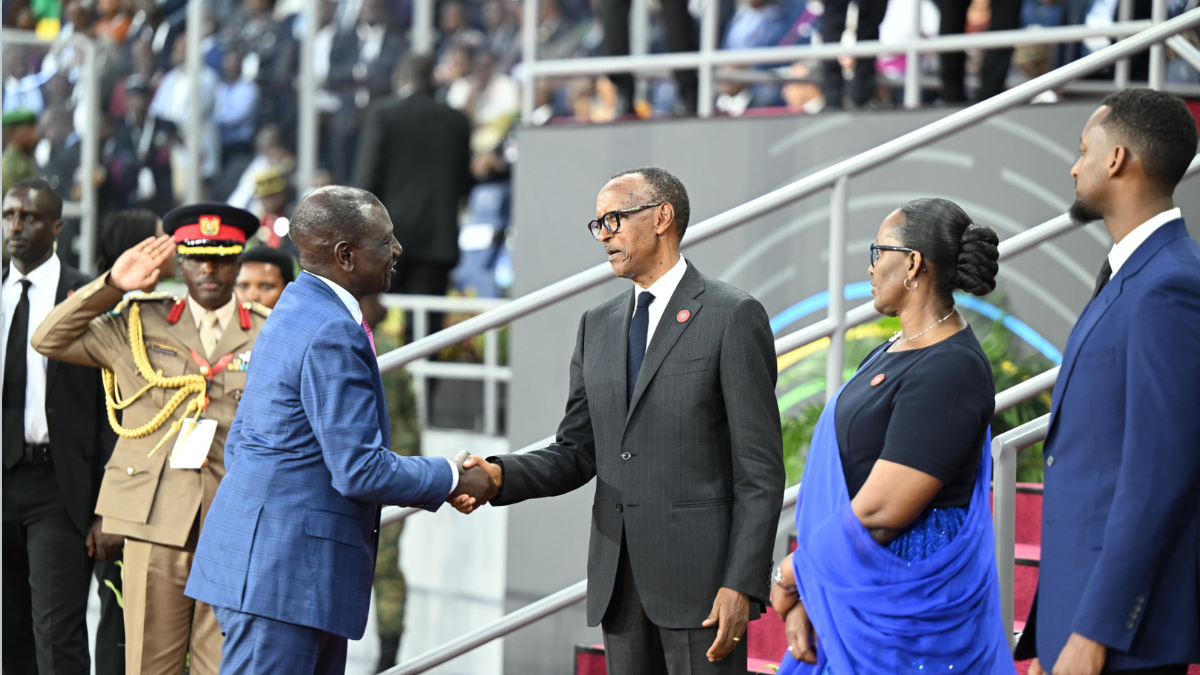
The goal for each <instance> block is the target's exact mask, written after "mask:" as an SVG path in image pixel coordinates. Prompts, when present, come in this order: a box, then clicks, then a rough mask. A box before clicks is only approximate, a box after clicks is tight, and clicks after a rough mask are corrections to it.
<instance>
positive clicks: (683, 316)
mask: <svg viewBox="0 0 1200 675" xmlns="http://www.w3.org/2000/svg"><path fill="white" fill-rule="evenodd" d="M690 318H692V313H691V312H689V311H687V310H686V309H681V310H679V313H678V314H676V315H675V320H676V321H678V322H679V323H683V322H684V321H687V320H688V319H690Z"/></svg>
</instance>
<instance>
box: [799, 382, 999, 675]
mask: <svg viewBox="0 0 1200 675" xmlns="http://www.w3.org/2000/svg"><path fill="white" fill-rule="evenodd" d="M859 372H860V373H861V372H863V370H862V369H860V370H859ZM844 388H845V387H844V386H843V389H844ZM840 395H841V391H840V390H839V391H838V396H840ZM837 398H838V397H837V396H835V397H834V399H833V400H832V401H830V402H829V404H828V405H826V406H825V410H824V412H822V413H821V417H820V420H819V421H818V422H817V427H816V429H815V431H814V432H813V439H812V443H811V444H810V446H809V451H808V460H807V462H806V464H805V467H804V476H803V479H802V481H801V485H802V486H803V487H802V488H801V490H800V496H799V500H798V501H797V502H796V531H797V533H798V534H797V539H798V542H797V543H798V545H797V548H796V553H795V555H793V556H792V566H793V571H794V572H795V574H796V583H797V587H798V590H799V592H800V597H801V598H802V599H803V601H804V608H805V609H806V610H807V611H808V615H809V618H810V619H811V621H812V624H813V627H814V629H815V630H816V633H817V664H816V665H815V666H814V665H811V664H807V663H800V662H798V661H796V660H795V659H793V658H792V656H791V654H790V653H785V655H784V661H783V664H782V666H781V667H780V670H779V673H780V675H789V674H793V673H794V674H797V675H824V674H825V673H826V672H827V670H828V672H829V673H832V675H874V674H876V673H877V674H879V675H895V674H896V673H914V674H916V673H919V674H920V675H925V674H926V673H952V674H955V675H956V674H957V673H968V674H972V675H974V674H976V673H980V674H986V675H997V674H999V673H1005V674H1007V675H1012V673H1014V672H1016V668H1015V666H1014V664H1013V659H1012V655H1011V653H1010V652H1009V646H1008V639H1007V635H1008V632H1007V631H1006V630H1005V629H1004V626H1003V620H1002V619H1001V615H1000V585H999V578H998V577H997V574H996V558H995V549H994V546H995V543H994V542H995V537H994V535H993V531H992V520H991V511H990V506H989V502H988V492H989V485H990V482H991V475H992V457H991V453H990V452H988V450H989V448H990V446H991V442H990V436H991V434H990V433H989V434H988V437H987V438H985V442H984V444H983V449H982V452H983V457H982V460H981V461H980V462H979V470H978V473H977V474H976V476H975V491H974V493H973V494H972V496H971V504H970V506H969V507H968V513H967V517H966V520H965V521H964V522H963V524H962V527H961V529H959V531H958V534H957V535H956V536H955V537H954V539H953V540H952V541H951V542H950V543H949V544H947V545H946V546H945V548H942V549H941V550H939V551H937V552H936V553H934V554H933V555H932V556H930V557H929V558H926V559H925V560H921V561H918V562H909V561H906V560H903V559H901V558H900V557H899V556H897V555H896V554H895V553H892V552H891V551H889V550H888V549H887V548H885V547H883V546H880V545H879V543H878V542H876V541H875V540H874V539H872V538H871V535H870V533H869V532H868V531H867V529H866V528H865V527H863V525H862V523H861V522H859V520H858V517H857V516H855V515H854V512H853V511H852V510H851V508H850V496H849V494H848V493H847V491H846V478H845V475H844V473H843V471H842V460H841V453H840V452H839V450H838V440H837V432H836V429H835V424H834V416H835V411H836V409H837Z"/></svg>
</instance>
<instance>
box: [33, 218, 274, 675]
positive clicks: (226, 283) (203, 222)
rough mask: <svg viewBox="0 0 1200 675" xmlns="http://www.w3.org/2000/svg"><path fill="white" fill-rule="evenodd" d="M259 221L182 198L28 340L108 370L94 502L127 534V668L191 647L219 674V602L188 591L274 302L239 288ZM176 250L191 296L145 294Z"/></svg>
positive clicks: (195, 659)
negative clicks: (243, 259) (107, 429)
mask: <svg viewBox="0 0 1200 675" xmlns="http://www.w3.org/2000/svg"><path fill="white" fill-rule="evenodd" d="M257 228H258V219H257V218H255V217H254V216H253V214H251V213H248V212H246V211H243V210H241V209H236V208H232V207H229V206H226V205H224V204H194V205H189V206H185V207H181V208H178V209H175V210H174V211H171V212H170V213H168V214H167V215H166V216H164V217H163V230H164V232H166V233H167V235H164V236H162V237H158V238H157V239H147V240H146V241H144V242H142V243H141V244H139V245H138V246H136V247H135V248H133V249H131V250H129V251H126V252H125V253H124V254H123V255H122V256H121V257H120V258H118V259H117V261H116V263H115V264H114V265H113V268H112V270H111V271H110V272H108V273H107V274H105V275H103V276H101V277H100V278H99V279H97V280H96V281H94V282H92V283H91V284H89V285H87V286H85V287H83V288H81V289H80V290H79V291H78V292H76V293H74V294H73V295H72V296H71V297H69V298H67V300H65V301H64V302H63V303H62V304H60V305H59V306H58V307H56V308H55V309H54V310H53V311H52V312H51V313H50V315H49V317H47V319H46V321H45V322H44V323H43V324H42V325H41V327H39V328H38V330H37V332H36V334H35V335H34V337H33V346H34V348H35V349H37V350H38V351H39V352H41V353H42V354H45V355H46V356H49V357H51V358H55V359H59V360H60V361H66V362H69V363H77V364H81V365H86V366H94V367H99V368H102V369H103V373H104V384H105V389H106V397H107V403H108V416H109V421H110V423H111V424H112V426H113V428H114V430H115V431H116V432H117V434H118V435H119V436H120V439H119V441H118V442H117V447H116V449H115V450H114V451H113V454H112V459H111V460H110V461H109V462H108V464H107V465H106V466H105V473H104V481H103V484H102V485H101V488H100V498H99V501H98V503H97V505H96V513H97V514H99V515H101V516H103V517H104V525H103V529H104V531H105V532H108V533H112V534H118V535H124V536H125V537H126V545H125V588H124V592H125V635H126V664H127V672H128V673H130V674H133V675H159V674H162V675H179V673H181V672H182V671H183V667H184V663H185V658H186V655H187V654H188V653H189V652H190V654H191V672H192V673H193V675H209V674H212V675H215V674H216V673H217V666H218V664H219V663H220V660H221V632H220V628H219V627H218V626H217V622H216V619H214V618H213V613H212V608H211V607H209V606H208V605H207V604H205V603H202V602H196V601H193V600H192V599H190V598H188V597H186V596H184V594H183V589H184V586H185V584H186V583H187V577H188V573H189V571H190V569H191V564H192V555H193V553H194V552H195V547H196V540H197V538H198V537H199V533H200V527H201V525H202V523H203V522H204V517H205V515H206V514H207V511H208V506H209V504H211V503H212V499H213V496H214V495H215V494H216V491H217V484H218V483H219V482H220V481H221V478H222V477H223V476H224V475H225V463H224V447H225V435H226V433H227V432H228V431H229V425H230V423H232V422H233V417H234V414H235V413H236V412H237V407H238V401H239V400H240V399H241V396H242V390H243V389H244V388H245V386H246V370H247V368H248V365H249V362H250V356H251V351H252V347H253V345H254V338H255V337H256V336H257V335H258V331H259V329H260V328H261V327H262V325H263V322H264V321H265V320H266V317H267V315H268V314H269V312H270V310H268V309H266V308H264V307H262V306H261V305H257V304H253V303H238V302H237V299H236V298H235V297H234V294H233V290H234V280H235V279H236V277H237V273H238V264H239V263H238V254H239V253H241V251H242V247H243V245H244V244H245V242H246V238H247V236H249V235H251V234H252V233H253V232H254V231H255V230H256V229H257ZM171 255H178V256H179V270H180V272H181V273H182V276H183V278H184V280H185V281H186V282H187V288H188V294H187V297H186V298H174V297H172V296H169V295H166V294H160V293H156V294H151V293H141V292H137V291H138V289H152V288H153V287H154V284H155V283H156V282H157V281H158V268H159V266H160V265H161V264H162V263H163V262H165V261H166V260H167V259H168V258H169V257H170V256H171ZM131 292H132V293H131ZM126 294H129V295H128V297H126V299H125V300H124V301H123V300H122V297H123V296H126ZM118 303H120V304H118ZM114 305H116V308H115V309H114V308H113V307H114ZM117 410H122V411H123V416H122V417H120V418H118V415H117ZM209 434H211V441H209V440H208V438H209ZM197 448H199V454H198V455H197V454H196V452H195V451H196V449H197ZM205 448H206V449H207V455H204V450H205ZM189 449H190V452H189V451H188V450H189ZM193 466H194V467H195V468H190V467H193Z"/></svg>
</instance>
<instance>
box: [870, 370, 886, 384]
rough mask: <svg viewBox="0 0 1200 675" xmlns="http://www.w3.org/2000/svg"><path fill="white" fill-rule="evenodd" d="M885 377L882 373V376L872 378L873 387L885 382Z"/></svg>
mask: <svg viewBox="0 0 1200 675" xmlns="http://www.w3.org/2000/svg"><path fill="white" fill-rule="evenodd" d="M884 377H885V376H884V374H883V373H880V374H878V375H876V376H875V377H872V378H871V386H872V387H874V386H876V385H877V384H879V383H880V382H883V378H884Z"/></svg>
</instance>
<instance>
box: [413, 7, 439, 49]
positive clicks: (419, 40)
mask: <svg viewBox="0 0 1200 675" xmlns="http://www.w3.org/2000/svg"><path fill="white" fill-rule="evenodd" d="M434 22H435V18H434V0H413V15H412V43H413V51H414V52H415V53H417V54H433V43H434V28H433V25H434Z"/></svg>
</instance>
